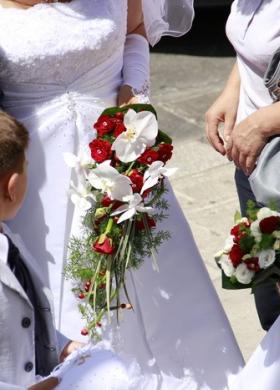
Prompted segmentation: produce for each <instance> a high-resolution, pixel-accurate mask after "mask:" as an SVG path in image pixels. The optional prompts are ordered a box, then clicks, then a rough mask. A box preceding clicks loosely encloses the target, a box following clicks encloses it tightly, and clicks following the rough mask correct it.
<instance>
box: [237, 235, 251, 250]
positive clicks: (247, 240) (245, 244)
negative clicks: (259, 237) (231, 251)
mask: <svg viewBox="0 0 280 390" xmlns="http://www.w3.org/2000/svg"><path fill="white" fill-rule="evenodd" d="M254 244H255V239H254V237H252V236H249V235H246V236H244V237H242V238H241V239H240V248H241V250H242V251H243V252H244V253H250V252H251V250H252V248H253V246H254Z"/></svg>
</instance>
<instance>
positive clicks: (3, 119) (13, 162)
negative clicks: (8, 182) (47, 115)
mask: <svg viewBox="0 0 280 390" xmlns="http://www.w3.org/2000/svg"><path fill="white" fill-rule="evenodd" d="M28 143H29V133H28V131H27V130H26V128H25V127H24V126H23V125H22V124H21V123H20V122H18V121H17V120H16V119H15V118H13V117H12V116H10V115H9V114H7V113H5V112H3V111H1V110H0V177H2V176H4V175H6V174H8V173H10V172H13V171H14V172H18V173H21V172H22V169H23V161H24V153H25V150H26V149H27V147H28Z"/></svg>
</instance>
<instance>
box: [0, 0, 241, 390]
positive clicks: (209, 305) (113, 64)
mask: <svg viewBox="0 0 280 390" xmlns="http://www.w3.org/2000/svg"><path fill="white" fill-rule="evenodd" d="M126 19H127V0H73V1H71V2H70V3H53V4H39V5H36V6H34V7H31V8H29V9H27V10H21V9H7V8H0V26H1V27H0V89H1V90H2V91H3V96H2V99H1V105H2V106H3V109H4V110H6V111H8V112H9V113H11V114H12V115H14V116H15V117H16V118H17V119H18V120H20V121H22V122H23V123H24V124H25V125H26V126H27V128H28V129H29V131H30V135H31V143H30V148H29V152H28V160H29V178H30V181H29V189H28V193H27V197H26V201H25V204H24V206H23V208H22V210H21V211H20V213H19V215H18V216H17V217H16V219H15V221H13V222H12V223H10V227H11V228H12V230H14V231H15V232H17V233H20V235H21V237H22V239H23V240H24V242H25V244H26V246H27V248H28V249H29V251H30V252H31V253H32V255H33V256H34V258H36V259H37V261H38V267H40V268H41V270H42V275H44V277H45V281H46V283H47V284H48V285H50V287H51V289H52V291H53V294H54V299H55V311H56V318H57V324H58V327H60V329H61V330H62V332H64V333H65V334H66V335H68V336H69V337H71V338H73V339H78V338H79V337H80V330H81V328H82V327H83V322H82V320H81V319H80V314H79V312H78V310H77V308H76V305H77V302H76V299H75V297H74V296H73V295H72V292H71V284H70V282H69V281H65V280H64V277H63V267H64V265H65V261H66V254H67V244H68V241H69V236H70V234H71V230H72V220H73V211H74V210H73V206H72V204H71V202H70V200H69V197H68V189H69V183H70V180H71V178H72V176H73V173H72V172H71V170H70V169H69V168H68V167H67V166H66V164H65V163H64V160H63V153H64V152H72V153H77V151H78V149H79V148H80V147H81V146H82V145H86V144H87V143H88V141H89V140H90V139H92V137H93V136H94V131H93V129H92V124H93V123H94V121H95V120H96V118H97V117H98V115H99V114H100V113H101V111H102V110H103V109H104V108H105V107H108V106H112V105H115V104H116V96H117V90H118V87H119V86H120V84H121V82H122V75H121V71H122V66H123V49H124V43H125V36H126ZM168 198H169V202H170V210H169V213H170V217H169V219H168V220H167V221H166V222H165V223H163V224H162V225H164V226H161V228H162V229H166V230H169V231H170V232H171V234H172V239H171V240H169V241H168V242H167V243H165V244H164V245H163V246H162V248H161V250H160V253H159V260H158V262H159V268H160V272H159V273H157V272H154V271H153V269H152V265H151V261H150V259H146V261H145V262H144V265H143V266H142V268H141V269H140V270H139V271H137V272H134V274H133V276H130V277H129V279H130V280H129V289H130V294H131V299H132V301H133V303H134V308H135V310H134V311H126V312H123V315H122V318H121V326H120V329H117V327H115V326H111V327H110V328H109V331H108V337H109V338H110V339H111V342H112V343H113V346H114V349H115V350H116V351H117V352H118V353H119V354H120V355H121V356H122V357H124V358H125V359H126V358H128V359H129V358H131V359H133V358H135V359H136V361H137V363H138V364H139V366H140V368H141V372H142V374H143V380H142V384H141V388H143V389H148V390H156V389H162V390H173V389H187V390H198V389H205V390H206V389H212V390H222V389H225V388H227V385H228V378H229V376H230V375H231V374H234V373H236V372H238V370H239V368H240V367H241V366H242V364H243V360H242V357H241V354H240V351H239V348H238V346H237V344H236V341H235V339H234V336H233V334H232V331H231V328H230V325H229V323H228V321H227V318H226V316H225V313H224V311H223V309H222V307H221V304H220V302H219V300H218V297H217V295H216V292H215V290H214V288H213V286H212V284H211V282H210V279H209V277H208V274H207V272H206V269H205V267H204V264H203V262H202V259H201V257H200V255H199V252H198V250H197V248H196V245H195V243H194V240H193V236H192V233H191V231H190V229H189V227H188V224H187V222H186V220H185V218H184V216H183V213H182V211H181V209H180V207H179V205H178V203H177V201H176V198H175V197H174V194H173V192H172V190H171V189H170V192H169V195H168ZM112 381H113V379H112ZM104 388H105V387H104ZM106 388H107V387H106ZM108 389H109V387H108ZM138 389H140V387H138Z"/></svg>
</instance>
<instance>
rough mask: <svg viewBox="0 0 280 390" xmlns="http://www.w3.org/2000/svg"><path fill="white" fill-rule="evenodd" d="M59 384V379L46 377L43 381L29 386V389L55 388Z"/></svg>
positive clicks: (46, 389) (50, 389) (45, 389)
mask: <svg viewBox="0 0 280 390" xmlns="http://www.w3.org/2000/svg"><path fill="white" fill-rule="evenodd" d="M58 384H59V379H58V378H54V377H51V378H48V379H45V380H44V381H42V382H39V383H36V384H35V385H32V386H30V387H28V390H53V389H55V388H56V386H57V385H58Z"/></svg>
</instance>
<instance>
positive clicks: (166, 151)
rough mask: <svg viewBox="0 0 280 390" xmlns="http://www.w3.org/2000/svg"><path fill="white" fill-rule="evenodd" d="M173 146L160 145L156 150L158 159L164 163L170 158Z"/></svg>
mask: <svg viewBox="0 0 280 390" xmlns="http://www.w3.org/2000/svg"><path fill="white" fill-rule="evenodd" d="M172 151H173V146H172V145H170V144H160V145H159V149H158V159H159V160H160V161H162V162H164V163H166V161H168V160H170V159H171V157H172Z"/></svg>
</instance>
